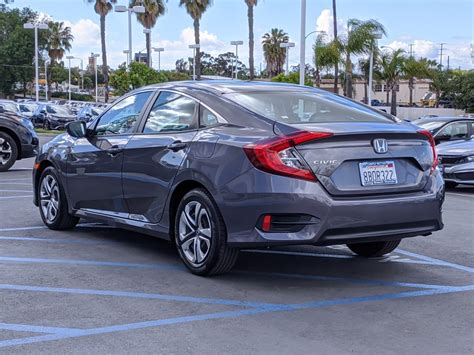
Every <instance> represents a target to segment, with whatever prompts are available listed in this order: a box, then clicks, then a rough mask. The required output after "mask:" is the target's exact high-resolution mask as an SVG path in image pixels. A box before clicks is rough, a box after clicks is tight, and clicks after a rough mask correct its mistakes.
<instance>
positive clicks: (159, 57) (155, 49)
mask: <svg viewBox="0 0 474 355" xmlns="http://www.w3.org/2000/svg"><path fill="white" fill-rule="evenodd" d="M153 50H154V51H155V52H158V71H161V52H164V51H165V49H164V48H155V47H153Z"/></svg>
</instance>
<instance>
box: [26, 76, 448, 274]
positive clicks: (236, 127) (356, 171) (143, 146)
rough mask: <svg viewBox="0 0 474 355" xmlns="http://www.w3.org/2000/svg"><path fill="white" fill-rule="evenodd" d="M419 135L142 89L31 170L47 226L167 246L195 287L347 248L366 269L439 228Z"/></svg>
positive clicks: (245, 102) (255, 95)
mask: <svg viewBox="0 0 474 355" xmlns="http://www.w3.org/2000/svg"><path fill="white" fill-rule="evenodd" d="M437 164H438V159H437V157H436V150H435V144H434V141H433V138H432V136H431V134H430V133H429V132H427V131H425V130H421V129H419V128H418V127H416V126H414V125H413V124H411V123H408V122H404V121H401V120H398V119H397V118H395V117H393V116H391V115H387V114H384V113H382V112H380V111H378V110H375V109H373V108H371V107H368V106H366V105H363V104H360V103H357V102H354V101H351V100H348V99H345V98H343V97H341V96H338V95H335V94H332V93H329V92H327V91H324V90H319V89H316V88H309V87H306V86H305V87H302V86H298V85H287V84H277V83H262V82H241V81H237V80H233V81H232V80H228V81H200V82H177V83H167V84H162V85H153V86H149V87H143V88H140V89H138V90H136V91H133V92H130V93H128V94H127V95H126V96H124V97H121V98H119V99H117V100H116V102H115V103H114V104H113V105H111V106H110V107H109V108H108V109H107V110H106V111H104V113H102V114H101V115H100V116H99V117H98V118H97V119H96V120H95V121H93V122H92V123H90V124H86V123H85V122H83V121H75V122H71V123H69V124H68V126H67V133H65V134H62V135H58V136H57V137H56V138H55V139H54V140H52V141H50V142H48V143H46V144H45V145H43V147H42V148H41V152H40V154H38V157H37V160H36V164H35V166H34V173H33V183H34V191H35V197H34V201H35V204H36V205H37V206H38V207H39V213H40V215H41V218H42V220H43V222H44V223H45V225H46V226H48V227H49V228H51V229H67V228H72V227H73V226H74V225H75V224H76V223H77V222H78V220H79V218H85V219H93V220H101V221H104V222H106V223H111V224H113V225H116V226H121V227H124V228H129V229H132V230H137V231H140V232H143V233H149V234H151V235H155V236H158V237H162V238H165V239H168V240H171V241H172V242H173V243H175V244H176V247H177V250H178V252H179V255H180V257H181V259H182V260H183V262H184V263H185V265H186V266H187V267H188V268H189V269H190V270H191V271H192V272H193V273H196V274H200V275H208V274H217V273H223V272H226V271H228V270H230V269H231V268H232V266H233V265H234V263H235V262H236V260H237V256H238V253H239V249H242V248H256V247H269V246H277V245H285V244H302V245H305V244H306V245H333V244H347V245H348V247H349V248H350V249H351V250H352V251H353V252H354V253H356V254H359V255H362V256H366V257H374V256H381V255H385V254H387V253H390V252H391V251H393V250H394V249H395V248H396V247H397V246H398V244H399V243H400V240H401V239H402V238H406V237H414V236H419V235H428V234H430V233H431V232H433V231H437V230H440V229H442V228H443V222H442V219H441V207H442V203H443V200H444V184H443V180H442V177H441V175H440V173H439V170H438V169H437Z"/></svg>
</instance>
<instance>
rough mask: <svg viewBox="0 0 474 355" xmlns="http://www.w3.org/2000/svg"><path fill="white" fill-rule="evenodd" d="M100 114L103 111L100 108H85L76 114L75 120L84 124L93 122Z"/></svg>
mask: <svg viewBox="0 0 474 355" xmlns="http://www.w3.org/2000/svg"><path fill="white" fill-rule="evenodd" d="M102 112H103V110H102V109H100V108H96V107H92V106H86V107H83V108H82V109H80V110H79V113H78V114H77V119H78V120H81V121H84V122H90V121H93V120H94V119H95V118H96V117H97V116H99V115H100V114H101V113H102Z"/></svg>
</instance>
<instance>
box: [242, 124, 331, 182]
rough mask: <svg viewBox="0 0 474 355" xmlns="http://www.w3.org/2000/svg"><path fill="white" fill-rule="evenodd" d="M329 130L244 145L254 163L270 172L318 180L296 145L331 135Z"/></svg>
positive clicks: (298, 133) (299, 133)
mask: <svg viewBox="0 0 474 355" xmlns="http://www.w3.org/2000/svg"><path fill="white" fill-rule="evenodd" d="M332 135H333V134H332V133H328V132H305V131H302V132H297V133H293V134H290V135H287V136H278V137H274V138H269V139H264V140H261V141H258V142H255V143H252V144H247V145H246V146H244V151H245V153H246V154H247V157H248V158H249V160H250V161H251V162H252V164H253V165H254V166H255V167H256V168H258V169H260V170H263V171H266V172H268V173H272V174H277V175H284V176H290V177H294V178H298V179H303V180H309V181H316V176H315V175H314V173H313V171H312V170H311V168H310V167H309V166H308V164H307V163H306V162H305V160H304V159H303V157H301V155H300V154H299V153H298V151H297V150H296V149H295V146H297V145H299V144H303V143H306V142H309V141H313V140H316V139H323V138H328V137H331V136H332Z"/></svg>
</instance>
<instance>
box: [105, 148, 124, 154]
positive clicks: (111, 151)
mask: <svg viewBox="0 0 474 355" xmlns="http://www.w3.org/2000/svg"><path fill="white" fill-rule="evenodd" d="M106 152H107V154H108V155H111V156H116V155H117V154H120V153H122V152H123V148H121V147H119V146H118V145H113V146H111V147H110V148H109V149H107V150H106Z"/></svg>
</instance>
